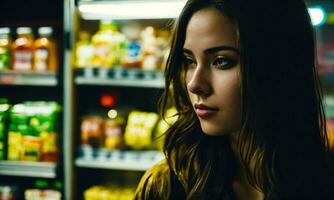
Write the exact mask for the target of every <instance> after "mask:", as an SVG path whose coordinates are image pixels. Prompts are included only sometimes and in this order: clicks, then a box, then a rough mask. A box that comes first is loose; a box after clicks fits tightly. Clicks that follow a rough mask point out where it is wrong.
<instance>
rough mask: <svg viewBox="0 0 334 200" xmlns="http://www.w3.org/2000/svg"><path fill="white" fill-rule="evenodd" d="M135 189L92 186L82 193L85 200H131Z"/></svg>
mask: <svg viewBox="0 0 334 200" xmlns="http://www.w3.org/2000/svg"><path fill="white" fill-rule="evenodd" d="M134 193H135V188H131V187H121V188H120V187H117V186H114V185H110V186H92V187H90V188H88V189H87V190H86V191H85V192H84V199H85V200H107V199H108V200H131V199H133V196H134Z"/></svg>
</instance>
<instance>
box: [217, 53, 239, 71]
mask: <svg viewBox="0 0 334 200" xmlns="http://www.w3.org/2000/svg"><path fill="white" fill-rule="evenodd" d="M236 63H237V61H236V60H235V59H231V58H226V57H223V56H218V57H216V58H215V60H214V61H213V63H212V65H213V66H214V67H216V68H217V69H229V68H231V67H233V66H234V65H235V64H236Z"/></svg>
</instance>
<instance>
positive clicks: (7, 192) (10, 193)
mask: <svg viewBox="0 0 334 200" xmlns="http://www.w3.org/2000/svg"><path fill="white" fill-rule="evenodd" d="M0 199H1V200H16V199H18V195H17V187H16V186H11V185H0Z"/></svg>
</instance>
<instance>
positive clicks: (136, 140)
mask: <svg viewBox="0 0 334 200" xmlns="http://www.w3.org/2000/svg"><path fill="white" fill-rule="evenodd" d="M113 112H116V113H117V111H116V110H111V111H109V113H108V114H109V116H110V117H111V118H109V119H103V118H102V117H100V116H84V117H83V119H82V122H81V144H82V145H84V146H86V147H91V148H95V149H97V148H104V149H107V150H122V149H133V150H144V149H148V150H149V149H157V146H159V145H157V144H155V142H156V141H158V140H156V138H155V136H157V137H159V135H162V134H163V132H164V131H166V127H167V126H168V125H167V124H166V123H163V122H159V125H158V126H157V123H158V119H159V117H158V114H157V113H148V112H141V111H132V112H131V113H130V114H129V116H128V117H127V120H126V121H125V119H123V118H122V117H120V116H118V117H115V118H112V115H113ZM171 112H173V110H170V111H169V112H168V114H171ZM173 120H174V119H173ZM173 120H171V119H170V120H169V121H168V123H172V122H173ZM155 132H157V133H155ZM160 149H161V148H160Z"/></svg>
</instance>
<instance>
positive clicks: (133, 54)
mask: <svg viewBox="0 0 334 200" xmlns="http://www.w3.org/2000/svg"><path fill="white" fill-rule="evenodd" d="M140 29H141V28H140V26H139V24H137V23H134V24H129V25H125V26H124V27H123V28H122V32H123V34H124V35H125V36H126V38H127V39H128V42H127V45H126V49H125V54H124V57H123V58H122V61H121V62H122V66H123V67H125V68H140V67H141V65H142V62H143V54H142V45H141V43H140Z"/></svg>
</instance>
